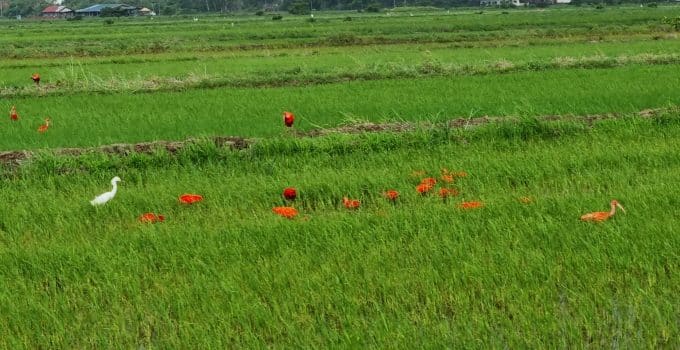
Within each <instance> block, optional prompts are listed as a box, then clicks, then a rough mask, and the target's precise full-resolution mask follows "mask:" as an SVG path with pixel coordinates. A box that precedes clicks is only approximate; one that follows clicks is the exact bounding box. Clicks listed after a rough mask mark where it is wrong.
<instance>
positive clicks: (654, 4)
mask: <svg viewBox="0 0 680 350" xmlns="http://www.w3.org/2000/svg"><path fill="white" fill-rule="evenodd" d="M657 6H658V5H657V4H656V3H655V2H650V3H649V4H647V7H657Z"/></svg>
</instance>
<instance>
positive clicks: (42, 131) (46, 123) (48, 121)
mask: <svg viewBox="0 0 680 350" xmlns="http://www.w3.org/2000/svg"><path fill="white" fill-rule="evenodd" d="M49 127H50V118H45V124H43V125H40V127H39V128H38V132H39V133H41V134H42V133H44V132H45V131H47V129H48V128H49Z"/></svg>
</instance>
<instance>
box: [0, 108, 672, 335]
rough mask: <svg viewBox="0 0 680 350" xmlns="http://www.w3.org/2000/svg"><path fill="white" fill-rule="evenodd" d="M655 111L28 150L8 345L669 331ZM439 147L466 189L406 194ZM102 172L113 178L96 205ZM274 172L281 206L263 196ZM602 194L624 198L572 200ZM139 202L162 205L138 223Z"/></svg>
mask: <svg viewBox="0 0 680 350" xmlns="http://www.w3.org/2000/svg"><path fill="white" fill-rule="evenodd" d="M671 118H677V116H673V117H671ZM665 120H667V121H671V123H670V124H668V123H667V124H665V125H663V124H659V123H657V122H655V121H654V120H651V121H649V120H637V119H627V120H624V121H609V122H602V123H601V124H598V126H596V128H595V129H593V130H591V131H589V132H578V131H576V132H575V133H571V134H564V135H565V136H554V135H557V134H559V132H557V133H553V132H549V133H546V134H541V133H539V134H534V132H533V131H530V130H531V129H526V128H525V127H522V126H520V128H519V129H516V130H515V131H513V132H510V133H508V132H507V130H505V129H504V128H508V127H511V126H498V127H496V126H493V127H492V126H488V127H483V128H482V129H478V130H477V131H469V132H458V133H455V134H453V135H449V136H450V137H451V139H447V138H441V137H440V135H439V134H437V133H431V132H420V133H416V134H413V135H409V134H406V135H401V136H398V135H392V136H390V135H372V136H370V135H367V136H353V137H349V136H337V137H331V138H322V139H317V140H301V141H299V142H298V146H297V147H298V149H299V150H298V151H295V150H294V149H288V150H286V148H282V146H283V145H285V144H287V143H288V142H290V141H286V140H278V141H273V142H268V143H264V144H261V145H260V146H256V147H255V148H254V149H251V150H247V151H241V152H231V151H223V150H217V149H212V148H210V147H209V148H206V149H203V150H199V149H195V150H190V151H187V152H188V153H186V154H185V155H180V156H179V158H178V159H176V160H173V159H172V158H167V157H166V156H162V155H157V156H154V157H155V158H158V157H160V158H158V159H157V160H156V161H151V159H154V157H147V158H146V159H144V157H142V158H141V159H140V162H138V163H136V164H137V166H134V167H133V166H131V165H132V164H135V163H134V162H135V161H134V160H124V159H123V160H116V159H110V160H105V159H100V160H98V161H96V163H90V162H93V161H95V159H94V158H92V157H94V156H91V157H90V160H88V158H87V157H86V158H81V159H80V160H79V161H77V162H72V163H68V162H67V163H64V161H63V160H58V159H55V160H54V161H48V159H44V160H42V161H40V162H39V163H35V164H34V165H33V166H30V167H28V168H26V169H25V175H20V176H19V177H18V178H5V179H3V180H2V182H1V186H2V188H3V190H2V192H0V210H2V212H3V213H4V214H3V217H2V219H1V221H0V223H1V224H2V226H1V227H0V229H1V232H2V237H3V240H2V246H0V259H1V260H2V264H3V266H5V268H4V269H3V270H2V272H0V279H1V280H2V283H3V285H4V286H5V289H3V291H2V293H1V294H2V295H1V296H0V297H2V299H3V300H6V301H7V304H8V305H9V304H11V305H12V307H11V308H7V309H5V311H4V312H3V315H4V316H3V317H2V318H1V319H2V322H3V327H2V329H3V330H4V331H3V333H2V335H3V336H2V337H1V338H2V342H3V343H2V344H3V345H5V346H12V347H15V346H17V345H19V344H23V345H25V346H29V347H35V346H40V345H47V344H51V345H58V346H65V347H80V346H86V345H87V344H100V345H102V344H109V345H110V344H116V345H118V346H120V345H123V346H135V347H136V346H139V345H144V346H153V347H173V346H180V344H187V343H191V344H204V345H206V346H209V345H213V346H214V345H215V344H220V346H239V345H240V346H260V345H267V344H269V345H272V344H276V345H279V346H283V345H288V346H299V345H302V344H315V345H318V346H331V345H335V346H338V345H341V346H349V347H351V346H354V345H369V344H374V345H376V346H384V345H386V344H392V345H394V346H398V347H401V346H403V345H404V344H411V343H413V342H414V341H415V342H418V343H422V344H429V345H431V346H444V345H447V346H450V345H461V346H462V345H463V344H471V343H477V342H480V343H479V344H480V346H484V347H487V346H494V344H506V345H508V346H510V347H522V346H529V347H551V346H559V344H565V343H566V344H581V345H583V344H590V345H592V346H605V345H607V344H610V343H611V342H612V341H618V342H621V344H628V345H629V346H632V347H647V346H649V347H659V346H660V347H674V346H676V345H677V339H678V337H677V335H678V332H679V330H678V325H677V324H676V323H675V322H674V321H673V320H674V319H675V316H677V312H678V310H677V305H678V302H679V300H678V296H677V293H675V289H676V288H674V286H677V285H678V283H679V282H680V281H678V278H677V275H676V274H674V273H673V271H675V270H677V269H678V267H680V261H679V258H678V256H677V248H678V246H680V242H679V241H678V238H677V236H676V235H674V234H673V232H676V231H677V230H679V229H680V226H678V221H677V220H676V219H675V217H676V216H677V214H678V212H677V208H676V207H677V205H678V203H677V202H678V201H677V193H675V191H674V190H673V188H674V187H673V186H672V184H675V183H678V182H679V181H680V162H679V160H680V154H679V153H678V149H679V148H678V146H679V144H678V142H677V140H678V139H680V129H679V128H678V124H677V122H672V120H675V119H665ZM551 128H552V127H551ZM551 128H548V129H544V130H545V132H548V131H549V130H551ZM554 130H556V131H557V130H564V131H566V130H570V129H568V128H567V129H554ZM575 130H577V129H575ZM513 135H514V136H513ZM550 135H553V136H550ZM461 137H462V138H464V139H466V140H467V141H466V142H464V143H460V142H461V141H460V140H461ZM546 137H547V138H546ZM347 142H349V144H352V145H353V146H343V145H345V144H346V143H347ZM305 149H306V150H307V151H305ZM317 150H318V151H317ZM321 150H326V152H329V153H330V154H332V156H329V155H328V154H329V153H324V152H319V151H321ZM369 150H370V151H369ZM197 152H198V153H197ZM191 154H196V155H200V156H199V158H200V159H203V161H201V162H198V163H195V162H193V161H191V159H192V157H193V156H192V155H191ZM154 163H157V164H158V165H154ZM49 164H52V165H49ZM59 164H63V165H59ZM69 164H70V166H73V167H75V170H76V172H75V173H72V174H70V175H54V174H53V171H55V170H57V169H60V168H61V169H68V166H69ZM78 164H80V165H78ZM107 164H108V165H107ZM63 166H67V168H63ZM54 167H56V168H54ZM443 167H447V168H449V169H451V170H454V169H455V170H465V171H467V172H468V174H469V175H468V177H465V178H461V179H458V180H456V181H455V182H454V183H453V184H452V186H454V187H455V188H457V189H459V190H460V192H461V194H460V196H459V197H454V198H451V200H449V201H448V202H446V203H445V202H443V201H442V200H441V199H439V198H438V197H437V196H436V195H434V196H427V197H423V196H421V195H418V194H417V193H416V192H415V185H416V184H417V183H418V181H419V180H420V179H419V178H417V177H415V178H414V177H413V176H412V173H413V171H416V170H422V171H425V172H426V173H427V174H429V175H435V176H436V175H437V174H438V173H439V171H440V169H441V168H443ZM41 169H42V170H41ZM78 169H81V170H80V171H84V172H78ZM88 169H89V170H88ZM43 171H45V173H42V172H43ZM113 175H119V176H121V177H122V178H123V180H124V182H123V183H122V184H121V189H120V192H119V195H118V196H117V197H116V198H115V199H114V200H113V201H112V202H110V203H109V204H107V205H106V206H104V207H102V208H99V209H93V208H91V207H90V206H89V204H88V203H87V201H88V200H89V199H91V197H93V196H94V195H95V194H98V193H100V192H102V191H103V190H106V189H107V188H108V181H109V179H110V177H112V176H113ZM286 186H295V187H296V188H298V191H299V194H300V196H299V198H298V200H297V201H296V202H295V203H294V204H293V205H294V206H296V207H297V208H299V210H300V212H301V215H300V216H299V217H298V218H296V219H294V220H287V219H283V218H280V217H278V216H276V215H275V214H273V213H272V212H271V208H272V207H273V206H277V205H282V204H283V199H282V198H281V191H282V189H283V188H284V187H286ZM388 188H394V189H397V190H398V191H400V192H401V193H402V195H401V197H400V198H399V200H398V201H397V203H396V204H391V203H389V202H388V201H386V200H385V199H384V198H383V197H382V195H381V192H382V191H384V190H385V189H388ZM185 192H195V193H200V194H202V195H204V197H205V200H204V201H203V202H200V203H197V204H195V205H192V206H183V205H180V204H179V203H178V202H177V196H178V195H179V194H181V193H185ZM344 195H349V196H352V197H354V198H358V199H360V200H361V201H362V207H361V208H360V209H359V210H356V211H348V210H346V209H345V208H344V207H343V206H342V204H341V203H340V199H341V197H342V196H344ZM521 196H530V197H532V198H534V202H533V203H531V204H522V203H521V202H520V201H519V198H520V197H521ZM612 198H616V199H618V200H620V201H621V202H622V203H623V205H624V206H625V207H626V209H627V212H626V213H625V214H622V213H620V214H617V216H615V217H614V218H613V219H611V220H610V221H608V222H605V223H602V224H591V223H583V222H580V221H579V220H578V217H579V216H580V215H581V214H582V213H584V212H590V211H595V210H605V209H607V205H608V202H609V200H611V199H612ZM462 200H481V201H483V202H484V203H485V207H484V208H482V209H477V210H471V211H464V210H460V209H457V208H456V207H455V204H456V203H458V202H460V201H462ZM149 211H153V212H158V213H162V214H165V215H166V216H167V220H166V222H164V223H162V224H156V225H149V224H142V223H139V222H138V221H137V217H138V215H140V214H141V213H144V212H149ZM47 310H49V311H47ZM26 315H31V316H30V317H26ZM207 324H210V325H211V327H210V328H209V329H207V328H206V327H205V325H207ZM38 325H40V326H38ZM66 325H68V327H67V326H66ZM35 327H40V329H41V332H40V334H41V336H35V333H34V330H35V329H36V328H35Z"/></svg>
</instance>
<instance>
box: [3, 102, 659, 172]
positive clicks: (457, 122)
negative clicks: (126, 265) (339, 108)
mask: <svg viewBox="0 0 680 350" xmlns="http://www.w3.org/2000/svg"><path fill="white" fill-rule="evenodd" d="M669 111H670V110H669V109H667V108H657V109H645V110H642V111H640V112H638V113H637V115H638V116H640V117H643V118H651V117H654V116H657V115H660V114H663V113H666V112H669ZM621 117H622V115H621V114H616V113H609V114H594V115H585V116H561V115H545V116H541V117H539V118H538V119H539V120H544V121H577V122H579V121H580V122H583V123H586V124H587V125H592V124H593V123H594V122H596V121H598V120H604V119H615V118H621ZM513 120H516V118H513V117H489V116H484V117H478V118H458V119H453V120H450V121H448V122H445V123H441V124H437V125H427V124H422V123H420V124H417V123H408V122H396V123H371V122H365V123H357V124H351V125H345V126H340V127H336V128H327V129H314V130H309V131H295V133H294V135H295V136H297V137H319V136H325V135H329V134H337V133H345V134H360V133H372V132H407V131H412V130H416V129H417V128H422V127H427V126H448V127H449V128H470V127H475V126H479V125H484V124H490V123H497V122H512V121H513ZM210 140H211V141H212V142H213V143H214V144H215V146H217V147H229V148H231V149H234V150H242V149H246V148H248V147H250V146H251V145H252V144H253V143H255V142H257V140H256V139H247V138H243V137H237V136H216V137H212V138H210ZM200 141H204V139H195V138H190V139H187V140H184V141H153V142H141V143H119V144H112V145H105V146H99V147H90V148H59V149H54V150H52V152H53V153H54V154H55V155H58V156H79V155H82V154H87V153H103V154H113V155H121V156H126V155H130V154H132V153H142V154H151V153H154V152H157V151H159V150H161V151H163V150H165V151H167V152H169V153H171V154H175V153H177V152H178V151H180V150H182V149H184V148H186V147H188V146H191V145H192V144H196V143H197V142H200ZM34 155H35V152H32V151H25V150H23V151H5V152H0V165H8V166H13V167H15V166H18V165H20V164H21V163H22V162H23V161H25V160H27V159H29V158H31V157H33V156H34Z"/></svg>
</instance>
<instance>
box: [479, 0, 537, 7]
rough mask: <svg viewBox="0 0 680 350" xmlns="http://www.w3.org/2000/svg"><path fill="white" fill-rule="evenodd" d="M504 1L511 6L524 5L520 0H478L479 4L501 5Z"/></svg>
mask: <svg viewBox="0 0 680 350" xmlns="http://www.w3.org/2000/svg"><path fill="white" fill-rule="evenodd" d="M506 3H507V4H509V5H512V6H526V4H525V3H523V2H520V0H480V1H479V6H501V5H503V4H506Z"/></svg>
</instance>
